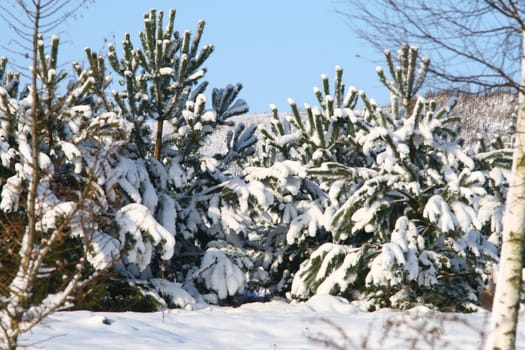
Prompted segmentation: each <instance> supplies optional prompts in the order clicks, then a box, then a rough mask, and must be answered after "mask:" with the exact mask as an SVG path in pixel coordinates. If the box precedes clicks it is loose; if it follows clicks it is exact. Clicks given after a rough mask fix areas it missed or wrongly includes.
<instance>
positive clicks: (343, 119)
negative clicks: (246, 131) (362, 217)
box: [244, 67, 370, 293]
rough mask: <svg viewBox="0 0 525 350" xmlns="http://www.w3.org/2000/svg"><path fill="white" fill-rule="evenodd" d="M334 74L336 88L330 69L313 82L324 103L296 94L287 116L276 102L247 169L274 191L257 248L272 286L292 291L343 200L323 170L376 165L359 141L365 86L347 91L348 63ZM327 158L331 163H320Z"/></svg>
mask: <svg viewBox="0 0 525 350" xmlns="http://www.w3.org/2000/svg"><path fill="white" fill-rule="evenodd" d="M335 73H336V74H335V81H334V86H333V88H331V86H330V81H329V79H328V77H327V76H326V75H322V76H321V80H322V87H321V88H317V87H316V88H314V95H315V97H316V99H317V102H318V104H319V107H311V106H310V105H308V104H305V108H304V111H299V108H298V106H297V104H296V102H295V101H294V100H292V99H289V104H290V109H291V113H290V114H288V115H284V116H283V115H281V114H280V113H279V112H278V110H277V108H276V107H275V106H272V111H273V117H272V122H271V126H270V128H269V129H262V131H261V133H262V135H263V140H262V142H261V144H260V151H259V152H258V155H259V157H258V158H257V159H256V160H255V162H254V164H255V165H256V166H252V167H247V168H245V170H244V175H245V180H247V181H248V182H250V181H259V182H262V183H264V185H265V186H266V188H267V189H268V190H270V191H271V193H272V199H273V200H272V202H271V205H270V207H269V210H265V211H264V213H261V214H263V215H260V216H259V217H258V218H257V219H256V220H255V221H256V222H257V229H258V231H260V232H261V233H262V234H261V237H260V240H259V241H258V242H257V243H258V249H260V250H261V251H264V252H265V255H264V256H265V259H264V260H263V261H260V262H259V264H260V265H261V266H263V267H264V269H265V270H267V271H268V272H269V273H270V275H271V278H272V280H274V281H275V282H276V284H275V285H274V286H272V288H271V289H272V292H273V293H284V292H286V291H289V290H290V285H291V279H292V277H293V275H294V274H295V272H296V271H297V270H298V268H299V264H300V263H301V262H302V261H304V260H305V259H307V258H308V257H309V256H310V254H311V252H312V251H313V250H314V249H316V248H318V247H319V245H320V244H322V243H324V242H327V241H331V233H330V229H331V219H332V215H333V213H334V211H335V210H336V209H337V206H334V205H333V204H336V203H337V200H336V201H333V200H332V199H331V197H330V196H331V194H330V193H329V192H328V190H329V186H326V184H325V183H324V182H323V181H320V178H319V177H318V176H317V175H318V174H323V173H325V172H329V173H338V174H341V172H344V173H345V174H346V168H342V167H341V164H346V165H348V166H350V165H351V166H353V167H355V169H360V170H359V171H363V172H369V171H368V169H366V168H365V166H366V165H368V164H369V163H370V160H369V159H368V158H367V156H366V154H364V153H363V152H361V148H360V145H359V144H358V143H357V142H356V137H357V132H358V131H359V128H360V126H359V123H360V122H359V121H358V120H357V118H358V117H359V115H358V114H356V112H355V111H354V109H355V106H356V103H357V99H358V91H357V90H356V89H355V88H354V87H351V88H350V89H348V91H346V87H345V85H344V83H343V69H342V68H341V67H336V72H335ZM323 164H324V165H325V166H327V167H328V168H329V170H326V169H324V170H319V169H318V167H320V166H321V165H323ZM314 170H315V171H314ZM339 183H340V184H341V186H346V185H347V183H346V182H344V181H339ZM252 243H254V242H252Z"/></svg>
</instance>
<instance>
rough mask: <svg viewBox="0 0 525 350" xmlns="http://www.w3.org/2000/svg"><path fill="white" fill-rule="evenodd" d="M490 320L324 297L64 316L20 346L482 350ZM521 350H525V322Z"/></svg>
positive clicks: (481, 314) (519, 343)
mask: <svg viewBox="0 0 525 350" xmlns="http://www.w3.org/2000/svg"><path fill="white" fill-rule="evenodd" d="M489 315H490V314H489V313H488V312H485V311H482V312H477V313H473V314H455V313H437V312H434V311H431V310H429V309H427V308H425V307H422V306H420V307H417V308H415V309H412V310H411V311H407V312H396V311H390V310H381V311H376V312H364V310H363V306H362V304H361V305H360V304H356V303H347V302H345V301H344V300H343V299H340V298H337V297H333V296H328V295H324V296H323V295H318V296H315V297H313V298H312V299H310V300H309V301H308V302H305V303H292V304H289V303H286V302H284V301H272V302H268V303H253V304H245V305H243V306H241V307H239V308H231V307H217V306H209V307H204V308H202V309H199V310H195V311H190V310H182V309H173V310H166V311H164V312H155V313H131V312H126V313H108V312H100V313H93V312H89V311H74V312H59V313H56V314H54V315H52V316H50V317H49V318H48V319H46V320H45V321H44V323H43V324H41V325H39V326H37V327H36V328H34V329H33V330H32V331H31V332H30V333H28V334H25V335H23V336H22V338H21V339H20V345H21V347H22V346H23V347H24V348H27V349H54V350H60V349H68V350H72V349H95V348H96V349H154V350H158V349H177V350H184V349H188V350H189V349H192V350H196V349H197V350H200V349H213V350H237V349H238V350H241V349H242V350H245V349H250V350H255V349H266V350H280V349H294V350H296V349H330V347H325V346H324V345H323V344H322V343H319V342H316V341H314V340H312V339H313V338H317V339H323V338H326V339H330V340H331V341H333V342H335V344H337V345H338V346H340V348H342V349H432V348H435V349H442V348H445V347H446V348H447V350H451V349H461V350H468V349H480V348H481V345H482V341H483V340H482V339H483V329H484V327H485V324H486V323H487V321H488V319H489ZM523 316H525V315H522V316H521V318H522V319H523ZM345 337H347V338H346V339H345ZM433 337H434V338H433ZM432 339H433V340H432ZM331 348H332V349H334V347H331ZM517 349H518V350H525V323H523V322H521V323H520V325H519V328H518V341H517Z"/></svg>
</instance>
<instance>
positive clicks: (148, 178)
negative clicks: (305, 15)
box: [108, 10, 266, 299]
mask: <svg viewBox="0 0 525 350" xmlns="http://www.w3.org/2000/svg"><path fill="white" fill-rule="evenodd" d="M163 18H164V13H163V12H161V11H159V12H158V13H157V11H155V10H152V11H151V12H150V13H148V14H146V16H145V21H144V31H143V32H141V33H140V35H139V36H140V42H141V46H140V47H137V48H135V47H134V46H133V44H132V42H131V38H130V35H129V34H126V37H125V39H124V42H123V56H122V57H123V58H122V59H119V57H118V55H117V53H116V48H115V47H114V46H110V47H109V53H108V58H109V62H110V64H111V66H112V67H113V69H114V71H115V72H116V73H117V75H118V76H119V77H120V78H119V79H120V83H121V85H122V86H123V90H122V91H114V92H113V96H114V98H115V101H116V104H117V106H118V108H119V110H120V113H121V114H122V115H123V116H124V117H125V119H126V120H128V121H129V122H130V123H131V124H132V125H133V128H132V131H131V135H130V140H129V141H130V142H129V144H128V145H127V147H126V149H125V150H124V151H123V154H122V156H121V157H120V159H119V162H118V164H117V165H116V166H115V168H114V169H113V173H112V180H111V181H112V184H113V185H114V186H113V187H115V186H116V187H117V188H118V189H119V190H118V191H117V192H118V194H119V196H120V197H119V196H116V198H117V197H119V200H120V201H121V202H120V205H121V207H120V208H119V210H118V214H117V216H116V219H117V223H118V224H119V226H120V237H121V241H125V242H126V243H125V246H124V249H123V252H122V258H123V262H124V264H125V265H126V268H127V271H128V273H129V276H130V278H140V279H144V280H149V279H151V278H165V279H168V280H169V281H171V282H173V283H175V281H179V282H183V284H184V286H185V288H187V289H188V290H189V291H190V292H192V293H193V296H194V297H195V298H197V299H198V298H199V296H198V295H197V294H198V293H197V289H199V290H200V291H201V292H205V293H207V292H211V293H215V294H216V297H218V299H225V298H228V297H230V296H232V295H233V294H235V293H236V292H237V291H239V290H241V289H243V287H244V284H245V279H244V277H243V278H240V277H238V276H237V277H235V278H234V280H235V288H234V287H232V286H231V285H230V284H227V285H226V287H224V286H223V285H221V284H217V283H219V282H218V281H219V279H218V278H215V277H213V276H218V275H219V274H223V273H224V272H225V271H226V272H230V271H232V272H234V273H235V275H237V274H238V273H239V272H240V271H241V270H240V269H242V270H243V273H245V272H247V269H248V268H249V266H250V264H247V265H244V266H238V265H236V264H237V260H236V258H235V257H234V256H232V255H229V253H228V252H230V251H234V250H235V248H236V247H237V248H240V247H242V246H243V241H244V240H245V238H246V236H245V235H246V234H247V225H246V221H249V213H248V212H249V208H245V207H243V205H244V204H242V203H244V202H243V201H242V200H241V201H239V200H238V198H237V197H242V198H244V197H243V196H247V197H250V200H252V199H253V200H254V201H255V203H256V202H257V201H260V202H261V205H262V206H264V203H265V201H266V195H265V194H261V195H258V194H257V193H258V191H259V192H261V191H260V189H259V190H258V189H257V184H247V183H246V182H245V181H243V180H242V179H241V178H239V177H235V176H234V175H232V173H231V171H230V170H231V167H232V164H238V165H240V164H241V163H242V162H243V161H245V159H246V157H248V156H249V155H251V154H253V153H254V152H255V148H254V144H255V143H256V141H257V139H256V137H255V135H254V132H255V126H249V127H246V126H245V125H242V124H239V125H237V127H236V128H235V129H233V130H231V131H229V132H228V135H227V138H226V147H225V152H222V153H220V152H218V153H217V154H213V155H210V154H205V153H204V152H203V151H202V150H203V148H204V147H205V146H206V145H207V143H209V142H210V138H211V137H212V134H213V132H214V131H215V130H216V129H217V128H218V127H219V126H221V125H229V126H231V125H233V123H232V122H230V118H231V117H233V116H236V115H239V114H243V113H245V112H247V111H248V106H247V104H246V102H245V101H244V100H242V99H238V95H239V92H240V90H241V88H242V86H241V85H240V84H237V85H228V86H226V87H225V88H222V89H213V90H212V93H211V98H210V101H209V102H208V98H207V97H206V95H205V94H204V93H205V90H206V87H207V85H208V83H207V82H201V80H202V78H203V77H204V75H205V73H206V69H205V68H203V64H204V62H205V61H206V59H207V58H208V57H209V55H210V54H211V53H212V51H213V46H212V45H203V46H200V40H201V37H202V34H203V30H204V21H201V22H199V24H198V27H197V30H196V32H195V34H193V35H192V33H191V32H190V31H185V32H184V33H182V34H181V33H179V32H178V31H175V30H174V28H173V25H174V19H175V11H170V12H169V16H168V23H167V25H166V26H165V27H164V28H163V25H164V24H163ZM259 187H260V186H259ZM254 205H255V204H254ZM217 242H218V243H217ZM217 244H218V245H217ZM208 249H210V250H209V251H208ZM221 254H222V255H221ZM212 255H213V256H214V257H217V256H219V255H220V257H221V258H220V259H211V260H210V261H211V262H213V263H212V264H210V266H208V267H206V269H205V270H199V268H198V267H199V266H202V264H204V263H205V262H210V261H208V260H209V258H210V256H212ZM201 259H203V260H202V261H201ZM225 259H227V260H228V261H227V260H225ZM247 266H248V267H247ZM210 276H212V277H210ZM221 283H222V282H221ZM152 285H153V287H154V288H157V287H158V286H159V285H163V284H162V283H161V284H159V283H157V282H156V283H154V284H152Z"/></svg>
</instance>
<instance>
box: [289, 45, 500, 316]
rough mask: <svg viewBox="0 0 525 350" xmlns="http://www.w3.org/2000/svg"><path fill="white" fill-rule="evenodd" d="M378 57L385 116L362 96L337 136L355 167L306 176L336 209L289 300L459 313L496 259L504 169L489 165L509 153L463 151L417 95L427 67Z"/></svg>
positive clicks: (439, 113)
mask: <svg viewBox="0 0 525 350" xmlns="http://www.w3.org/2000/svg"><path fill="white" fill-rule="evenodd" d="M385 56H386V59H387V65H388V67H389V72H390V74H391V76H392V77H393V80H392V81H389V80H387V79H386V76H385V74H384V73H383V71H382V70H381V69H378V75H379V78H380V80H381V81H382V82H383V83H384V84H385V85H386V87H387V88H388V89H389V90H390V92H391V96H392V104H391V106H390V111H387V110H386V109H382V108H379V107H378V106H377V105H376V103H375V102H374V101H373V100H370V99H368V97H367V96H366V95H365V94H364V93H363V92H361V93H360V94H359V96H360V98H361V100H362V101H363V104H364V109H363V111H362V112H359V111H355V110H354V111H353V112H352V113H351V114H350V113H348V112H347V114H348V115H350V118H349V119H350V123H351V124H352V125H351V126H350V127H348V128H347V130H350V131H351V132H348V133H347V134H346V135H345V137H340V138H339V139H344V140H345V142H346V143H347V144H349V145H355V146H354V149H357V150H358V153H357V154H358V155H359V157H357V158H352V157H351V156H350V157H349V158H348V159H360V160H361V163H359V162H353V161H350V162H348V163H345V162H344V161H342V162H339V161H337V160H335V161H332V160H330V161H325V162H322V163H321V164H320V166H318V167H317V168H310V169H309V170H308V173H309V174H310V175H311V176H315V179H316V180H315V181H316V183H317V184H318V185H319V187H320V188H323V189H325V190H326V191H327V193H329V198H330V199H331V204H330V205H331V208H333V209H337V210H336V212H335V213H334V216H333V221H332V224H331V225H329V226H328V229H329V231H330V232H331V239H332V240H331V241H330V240H325V241H324V242H326V243H324V244H320V245H319V247H318V248H317V249H314V251H313V252H312V254H311V257H310V258H308V259H306V260H305V261H304V262H303V263H302V264H301V267H300V269H299V271H298V272H297V273H296V274H295V277H294V281H293V285H292V290H291V294H292V296H294V297H297V298H307V297H309V296H310V295H312V294H315V293H331V294H339V295H343V296H346V297H349V298H355V297H360V298H369V299H370V300H371V305H375V306H394V307H407V306H409V305H412V304H413V303H415V302H425V303H431V304H433V305H435V306H438V307H445V306H446V307H453V308H458V309H461V308H464V307H465V306H466V305H468V304H467V303H468V302H473V303H476V302H477V291H478V289H480V288H481V286H482V284H483V282H484V280H486V279H487V278H488V276H489V275H490V268H491V266H492V263H493V262H495V261H496V260H497V249H496V246H495V245H494V244H492V243H490V242H489V238H490V239H492V240H497V236H498V235H499V234H500V230H501V213H502V203H503V198H504V194H505V190H506V177H505V175H506V170H505V169H502V168H500V167H498V164H507V165H508V161H509V159H508V155H509V154H508V152H505V151H491V152H484V153H476V152H474V151H473V150H469V149H465V148H463V147H462V146H461V144H460V143H458V142H457V141H456V135H457V119H456V118H455V117H453V116H451V114H450V108H451V107H452V106H445V107H442V108H437V106H436V105H435V103H434V102H432V101H426V100H425V99H423V98H420V97H417V91H418V89H419V87H420V86H421V83H422V81H423V79H424V75H425V71H426V69H427V66H428V60H427V59H422V60H421V61H420V66H419V68H418V66H417V62H418V52H417V49H415V48H410V47H407V46H405V47H402V48H401V49H400V50H399V52H398V60H399V65H398V66H395V64H394V61H393V59H392V57H391V54H390V52H388V51H387V52H385ZM342 113H344V111H339V112H335V113H334V114H335V115H338V114H339V115H340V114H342ZM314 164H315V163H314ZM333 209H332V210H333ZM491 236H492V237H491ZM321 243H323V242H321ZM452 294H453V295H454V296H455V298H450V295H452ZM447 295H448V297H445V296H447ZM450 300H455V301H457V304H454V305H449V303H448V302H449V301H450Z"/></svg>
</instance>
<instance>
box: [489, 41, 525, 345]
mask: <svg viewBox="0 0 525 350" xmlns="http://www.w3.org/2000/svg"><path fill="white" fill-rule="evenodd" d="M522 46H523V48H524V49H525V31H522ZM521 72H522V80H521V88H520V92H519V105H520V106H519V110H518V120H517V122H516V123H517V125H516V139H515V140H514V142H515V146H514V157H513V160H512V175H511V180H510V185H509V192H508V194H507V203H506V209H505V217H504V219H503V220H504V221H503V225H504V227H503V236H502V243H501V244H502V247H501V257H500V263H499V269H498V273H497V280H496V293H495V296H494V306H493V309H492V318H491V320H490V329H489V334H488V339H487V344H486V347H485V348H486V349H487V350H497V349H499V350H512V349H515V348H516V328H517V324H518V312H519V307H520V294H521V281H522V272H521V271H522V266H523V261H522V256H523V244H524V238H525V96H524V92H523V88H524V86H525V50H522V57H521Z"/></svg>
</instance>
